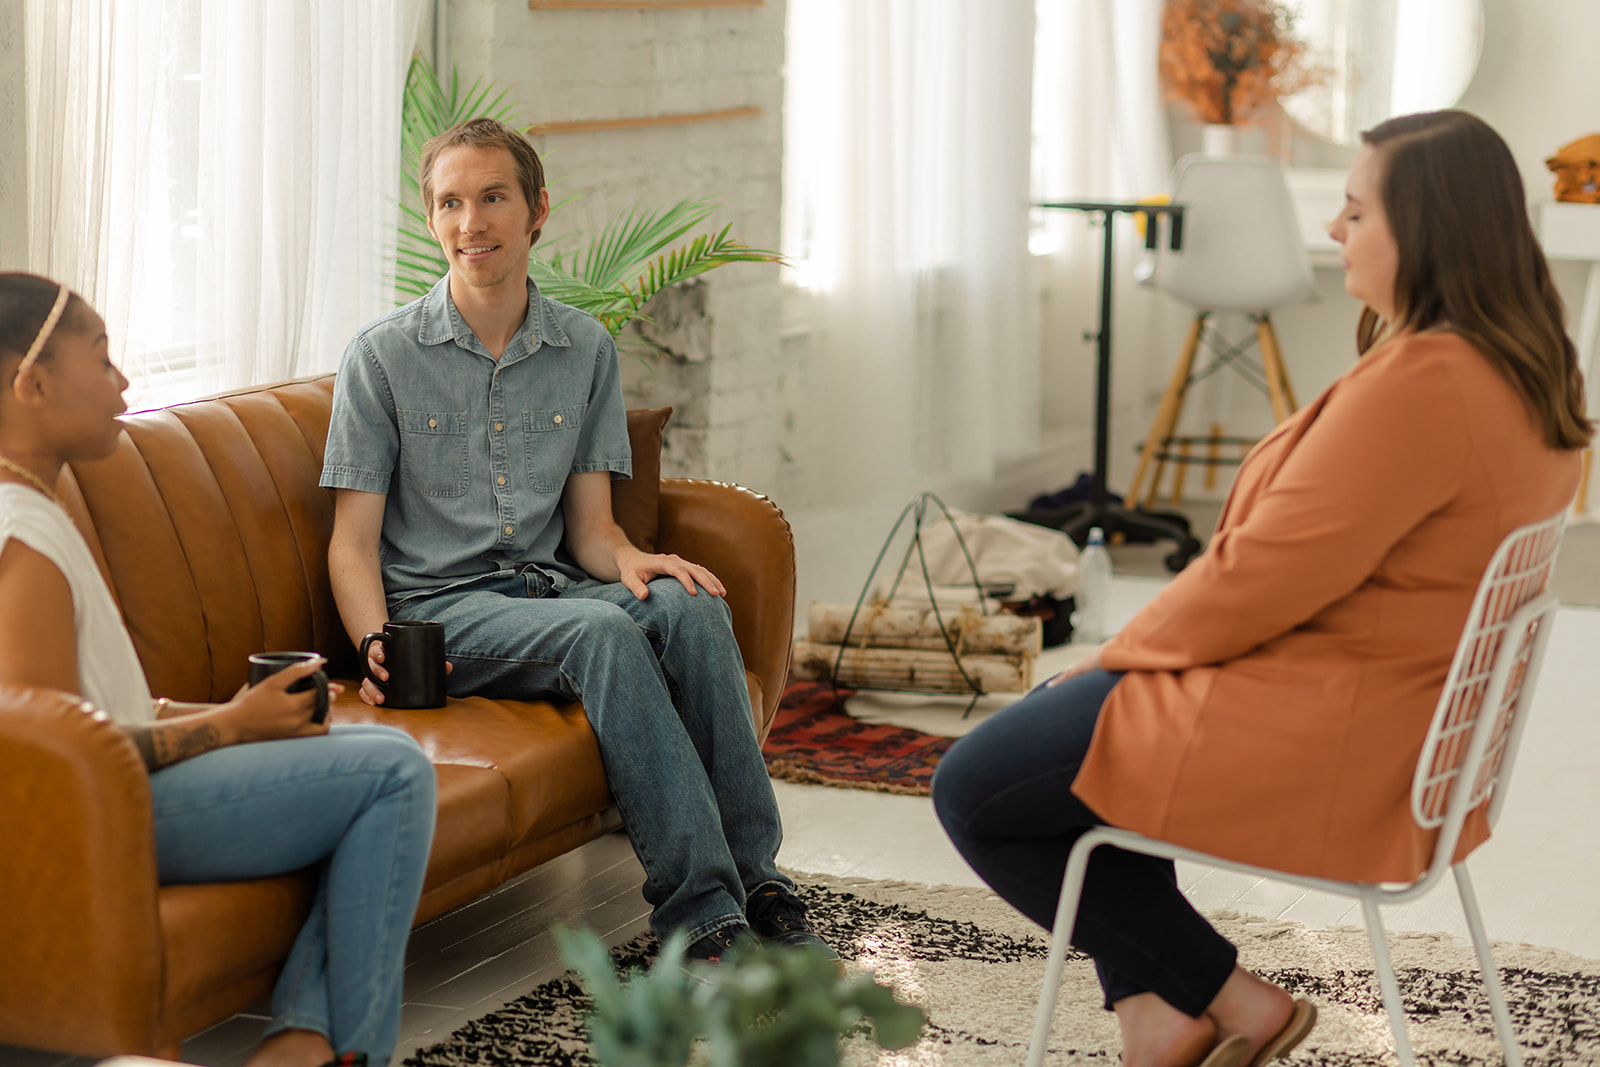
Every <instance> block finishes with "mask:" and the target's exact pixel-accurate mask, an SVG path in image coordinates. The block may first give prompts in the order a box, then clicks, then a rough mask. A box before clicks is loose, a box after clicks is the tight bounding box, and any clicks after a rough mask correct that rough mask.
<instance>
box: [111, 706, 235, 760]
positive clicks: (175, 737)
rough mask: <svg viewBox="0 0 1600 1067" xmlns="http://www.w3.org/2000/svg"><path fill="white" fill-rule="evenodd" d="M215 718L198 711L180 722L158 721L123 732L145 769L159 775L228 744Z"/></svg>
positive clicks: (175, 720) (185, 716)
mask: <svg viewBox="0 0 1600 1067" xmlns="http://www.w3.org/2000/svg"><path fill="white" fill-rule="evenodd" d="M215 718H216V715H215V713H213V712H206V711H202V712H198V713H196V714H193V715H184V716H182V717H180V718H172V719H159V720H157V721H156V722H153V723H149V724H148V725H145V726H129V727H126V730H127V733H128V736H129V737H130V738H132V739H133V744H134V747H135V748H137V749H138V750H139V756H140V757H141V758H142V759H143V760H144V765H145V768H146V769H147V770H151V771H159V770H160V769H161V768H163V767H166V766H170V765H171V764H174V763H178V762H181V761H183V760H186V759H189V758H191V757H193V756H198V755H200V753H202V752H210V751H211V750H212V749H214V748H221V747H223V746H224V745H226V744H228V743H229V742H228V741H226V740H224V738H223V735H222V730H221V729H220V728H219V727H218V725H217V723H216V722H215V721H214V720H215Z"/></svg>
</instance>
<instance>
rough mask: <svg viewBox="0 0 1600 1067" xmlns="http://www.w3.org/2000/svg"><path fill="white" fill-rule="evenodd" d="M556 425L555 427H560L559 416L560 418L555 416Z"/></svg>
mask: <svg viewBox="0 0 1600 1067" xmlns="http://www.w3.org/2000/svg"><path fill="white" fill-rule="evenodd" d="M556 425H557V426H560V425H561V416H560V415H557V416H556Z"/></svg>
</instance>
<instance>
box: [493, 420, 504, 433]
mask: <svg viewBox="0 0 1600 1067" xmlns="http://www.w3.org/2000/svg"><path fill="white" fill-rule="evenodd" d="M505 428H506V424H505V423H503V422H497V423H495V424H494V432H495V433H499V432H500V431H501V430H503V429H505Z"/></svg>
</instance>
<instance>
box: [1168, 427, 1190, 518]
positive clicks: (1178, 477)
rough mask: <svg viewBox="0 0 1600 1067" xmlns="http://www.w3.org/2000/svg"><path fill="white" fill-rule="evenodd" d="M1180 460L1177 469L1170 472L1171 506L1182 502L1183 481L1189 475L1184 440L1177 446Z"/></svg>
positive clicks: (1187, 448) (1186, 449) (1187, 447)
mask: <svg viewBox="0 0 1600 1067" xmlns="http://www.w3.org/2000/svg"><path fill="white" fill-rule="evenodd" d="M1178 456H1179V457H1180V460H1181V461H1180V462H1179V463H1178V469H1177V470H1175V471H1173V472H1172V506H1173V507H1177V506H1178V505H1179V504H1182V503H1183V482H1184V479H1185V478H1187V477H1188V476H1189V464H1188V459H1189V442H1188V441H1185V442H1183V443H1182V444H1180V445H1179V446H1178Z"/></svg>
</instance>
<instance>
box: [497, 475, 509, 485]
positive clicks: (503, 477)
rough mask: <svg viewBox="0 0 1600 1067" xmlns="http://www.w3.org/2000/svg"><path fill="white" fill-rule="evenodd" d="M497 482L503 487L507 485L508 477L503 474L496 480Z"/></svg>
mask: <svg viewBox="0 0 1600 1067" xmlns="http://www.w3.org/2000/svg"><path fill="white" fill-rule="evenodd" d="M495 481H496V482H498V483H499V484H501V485H505V484H506V476H505V475H504V474H502V475H501V476H500V477H498V478H496V479H495Z"/></svg>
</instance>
